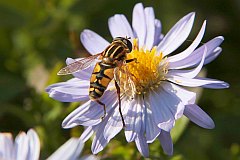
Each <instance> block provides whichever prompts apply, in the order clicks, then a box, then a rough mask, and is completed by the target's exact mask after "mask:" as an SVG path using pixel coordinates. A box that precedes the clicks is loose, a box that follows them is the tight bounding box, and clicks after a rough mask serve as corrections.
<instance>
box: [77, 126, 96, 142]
mask: <svg viewBox="0 0 240 160" xmlns="http://www.w3.org/2000/svg"><path fill="white" fill-rule="evenodd" d="M93 133H94V131H93V129H92V127H91V126H89V127H86V129H85V130H84V132H83V133H82V134H81V137H80V140H82V141H83V143H85V142H86V141H87V140H88V139H89V138H90V137H91V136H92V135H93Z"/></svg>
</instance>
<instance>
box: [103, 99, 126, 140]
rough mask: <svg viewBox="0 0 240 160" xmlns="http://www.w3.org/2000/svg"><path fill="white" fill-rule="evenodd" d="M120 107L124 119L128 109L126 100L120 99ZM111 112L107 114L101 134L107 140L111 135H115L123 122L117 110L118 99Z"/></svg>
mask: <svg viewBox="0 0 240 160" xmlns="http://www.w3.org/2000/svg"><path fill="white" fill-rule="evenodd" d="M121 102H122V107H121V111H122V114H123V118H124V119H125V117H126V114H127V111H128V106H127V104H128V102H126V100H123V101H121ZM112 108H114V110H113V113H112V114H111V113H110V114H109V118H107V122H106V125H104V127H103V128H104V131H103V133H102V134H103V136H104V138H105V139H106V140H107V141H108V142H109V141H110V140H111V139H112V138H113V137H115V136H116V135H117V134H118V133H119V132H120V131H121V130H122V128H123V122H122V119H121V116H120V112H119V104H118V101H117V103H115V105H114V106H112ZM104 121H105V120H104Z"/></svg>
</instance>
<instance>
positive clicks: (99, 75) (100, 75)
mask: <svg viewBox="0 0 240 160" xmlns="http://www.w3.org/2000/svg"><path fill="white" fill-rule="evenodd" d="M114 68H115V67H112V66H106V65H104V64H102V62H100V63H97V64H96V65H95V68H94V70H93V73H92V76H91V79H90V88H89V98H90V99H91V100H93V101H94V100H97V99H99V98H101V97H102V95H103V93H104V91H105V90H106V88H107V86H108V84H109V83H110V81H111V80H112V79H113V77H114V75H113V74H114V73H113V71H114Z"/></svg>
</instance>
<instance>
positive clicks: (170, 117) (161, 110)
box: [147, 88, 184, 131]
mask: <svg viewBox="0 0 240 160" xmlns="http://www.w3.org/2000/svg"><path fill="white" fill-rule="evenodd" d="M147 98H148V100H149V102H150V105H151V109H152V113H153V118H154V121H155V123H156V124H157V125H158V127H159V128H161V129H163V130H165V131H170V130H171V129H172V127H173V126H174V124H175V119H177V118H179V117H180V116H181V115H182V114H183V110H184V105H183V103H182V102H181V100H180V99H179V98H178V97H177V96H176V95H174V94H170V93H168V92H166V91H165V90H164V89H163V88H159V89H158V90H156V91H152V92H150V94H149V97H147Z"/></svg>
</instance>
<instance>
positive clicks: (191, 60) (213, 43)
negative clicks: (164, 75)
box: [171, 36, 224, 69]
mask: <svg viewBox="0 0 240 160" xmlns="http://www.w3.org/2000/svg"><path fill="white" fill-rule="evenodd" d="M223 40H224V38H223V37H222V36H218V37H216V38H214V39H212V40H210V41H208V42H207V43H205V44H204V45H203V46H201V47H199V48H198V49H196V50H195V51H194V52H193V53H192V54H190V55H189V56H188V57H186V58H185V59H182V60H180V61H177V62H176V63H171V68H174V69H182V68H187V67H194V66H195V65H197V64H198V63H199V62H200V61H201V57H202V55H203V53H204V48H205V46H206V47H207V53H206V58H208V57H209V56H212V54H215V52H214V51H215V49H216V48H218V46H219V45H220V44H221V43H222V42H223ZM205 64H206V63H205Z"/></svg>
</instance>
